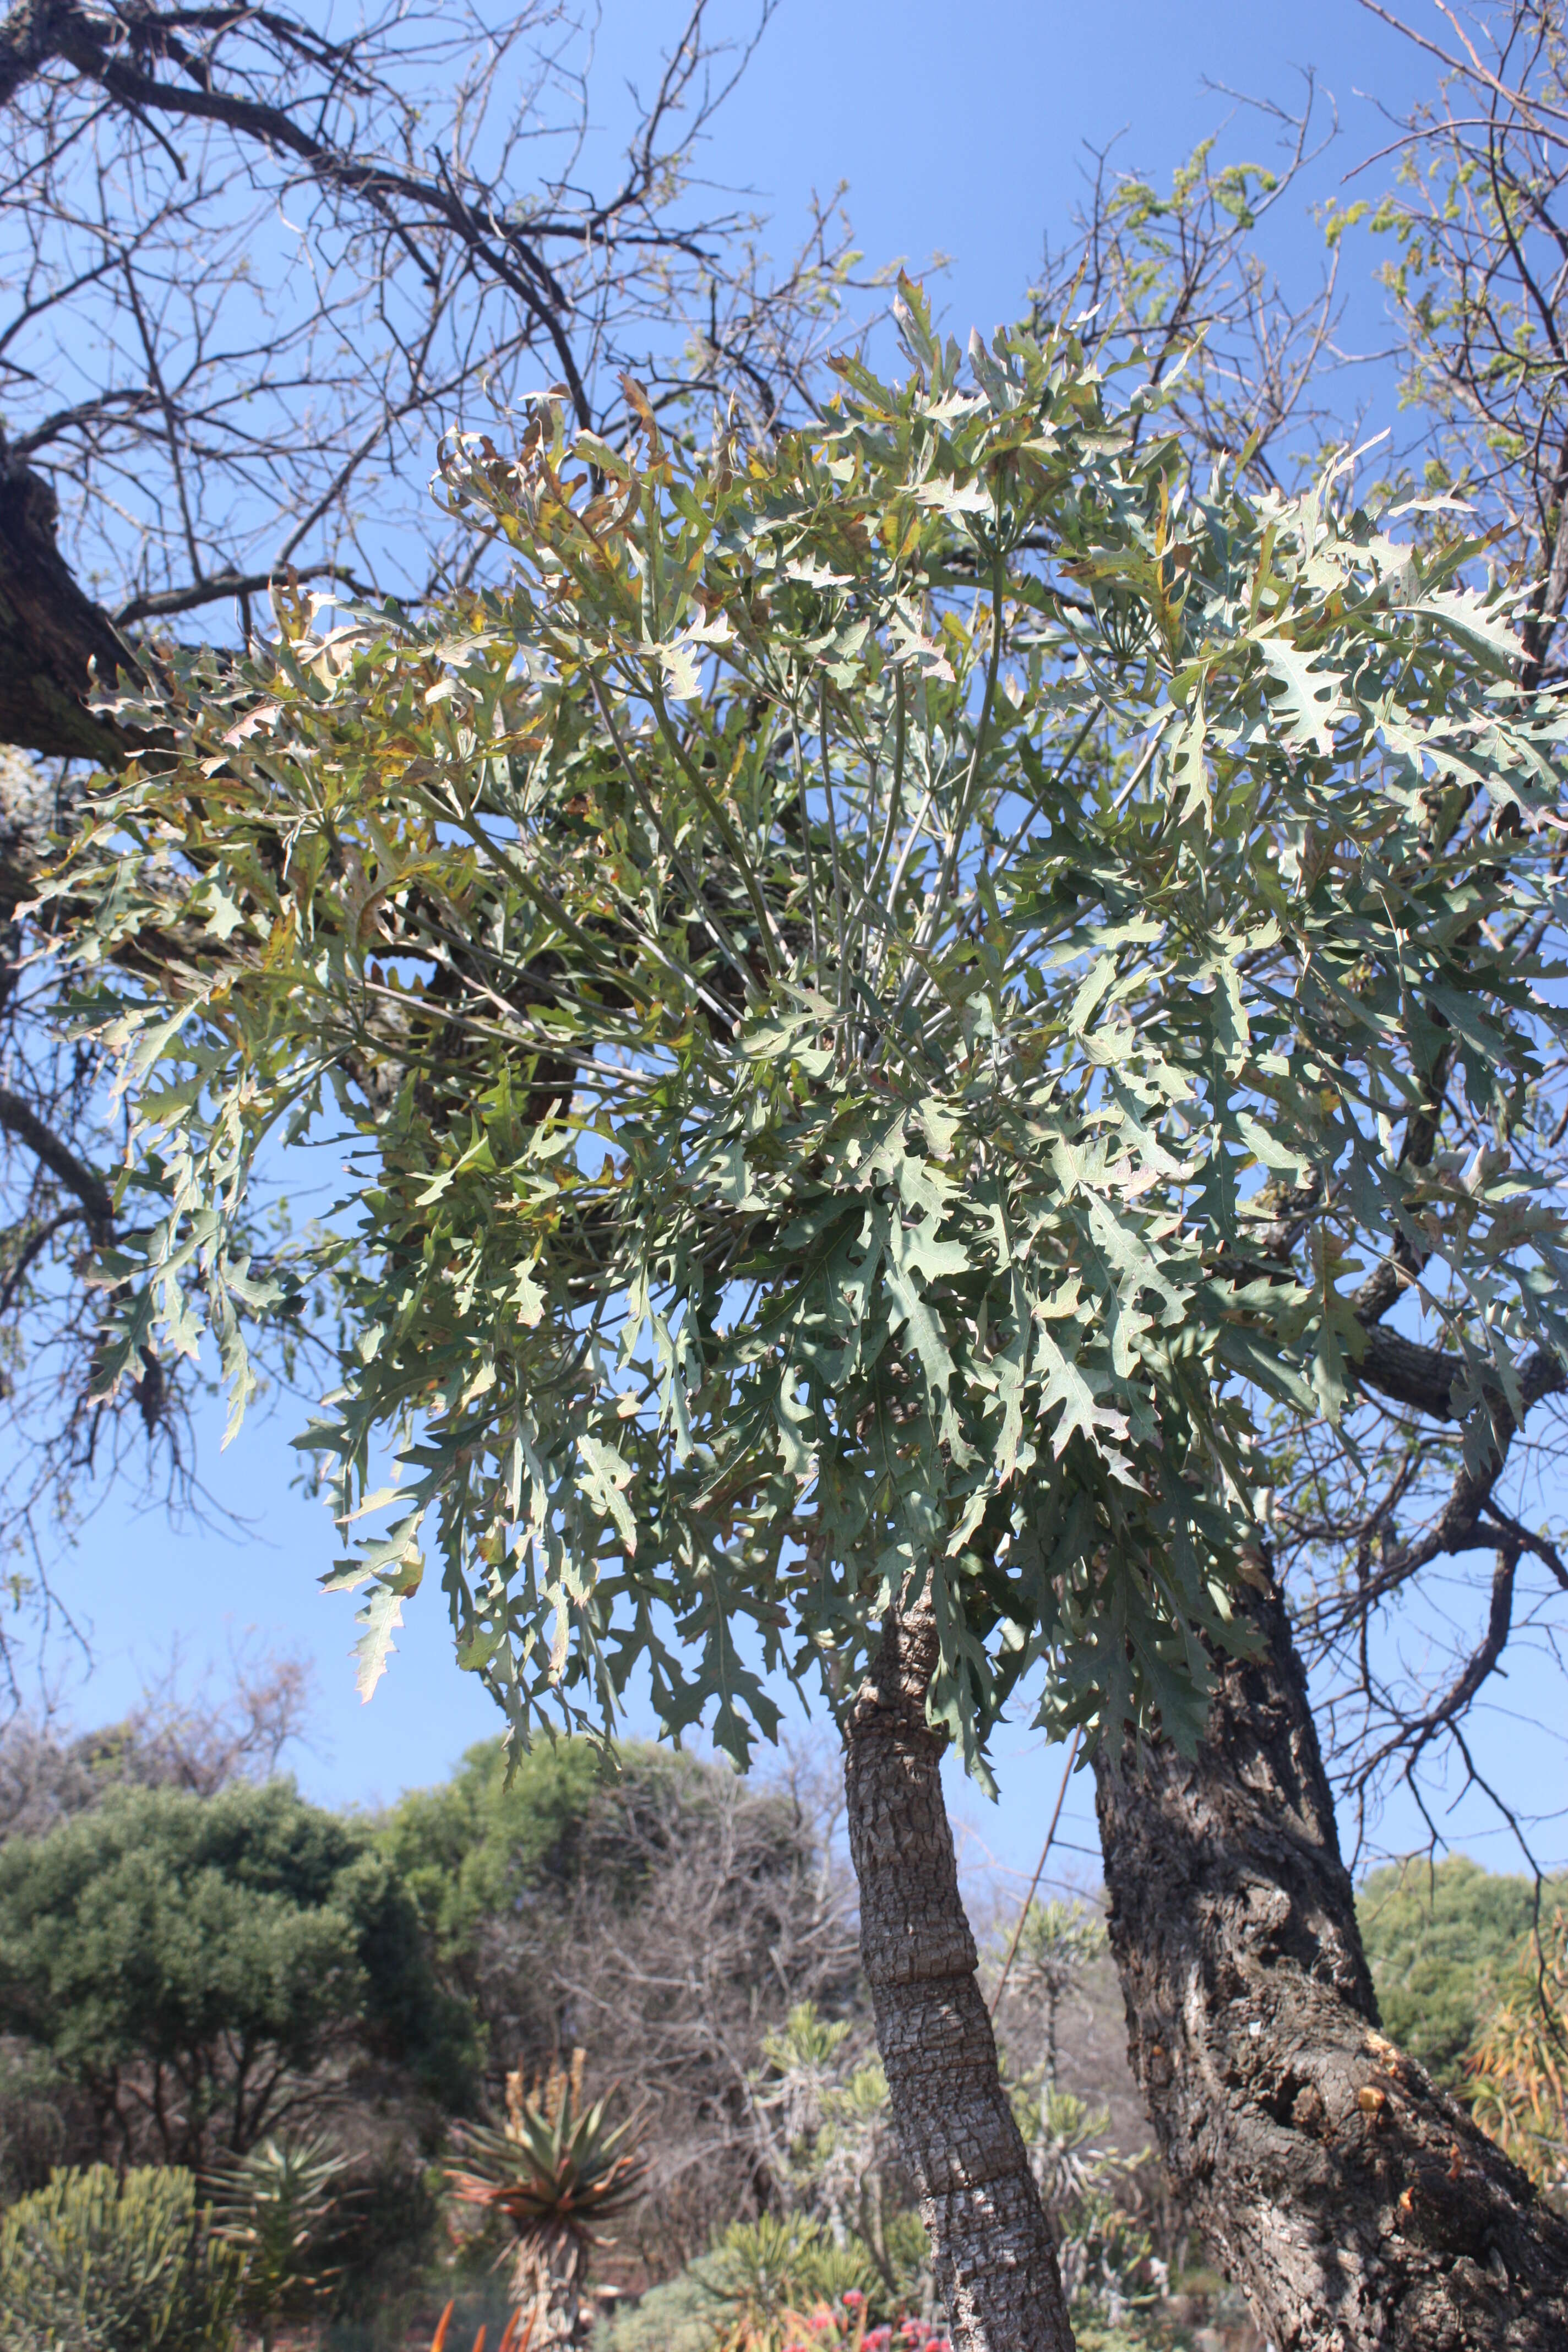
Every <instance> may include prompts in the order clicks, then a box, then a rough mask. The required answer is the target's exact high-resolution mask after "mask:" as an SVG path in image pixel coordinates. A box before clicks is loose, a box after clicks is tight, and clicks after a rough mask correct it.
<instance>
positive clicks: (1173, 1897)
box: [1095, 1591, 1568, 2352]
mask: <svg viewBox="0 0 1568 2352" xmlns="http://www.w3.org/2000/svg"><path fill="white" fill-rule="evenodd" d="M1249 1613H1250V1616H1251V1619H1252V1622H1253V1623H1254V1625H1255V1627H1256V1630H1257V1631H1258V1633H1259V1635H1260V1636H1261V1637H1262V1644H1261V1653H1260V1654H1259V1656H1258V1658H1256V1659H1254V1660H1232V1659H1227V1660H1223V1661H1219V1662H1217V1688H1216V1690H1215V1698H1214V1704H1213V1708H1212V1712H1211V1715H1210V1719H1209V1725H1208V1728H1207V1731H1206V1732H1205V1738H1204V1741H1203V1744H1202V1747H1201V1748H1200V1750H1199V1753H1198V1756H1197V1759H1196V1760H1195V1761H1194V1763H1190V1764H1189V1763H1184V1761H1183V1760H1182V1759H1181V1758H1180V1757H1178V1756H1177V1755H1175V1754H1174V1752H1173V1750H1172V1749H1170V1748H1166V1747H1163V1746H1156V1747H1154V1748H1152V1749H1148V1750H1146V1751H1145V1752H1144V1754H1143V1755H1142V1758H1140V1759H1136V1760H1135V1759H1133V1758H1132V1757H1131V1754H1129V1755H1128V1756H1126V1757H1125V1758H1123V1759H1121V1762H1120V1764H1119V1763H1117V1762H1115V1761H1113V1760H1112V1759H1111V1758H1110V1754H1109V1752H1108V1751H1102V1752H1101V1753H1100V1756H1099V1757H1098V1758H1097V1759H1096V1767H1095V1769H1096V1778H1097V1782H1098V1799H1099V1811H1100V1834H1101V1840H1102V1843H1103V1848H1104V1854H1105V1875H1106V1886H1107V1891H1108V1894H1109V1896H1110V1940H1111V1947H1112V1949H1113V1951H1114V1953H1115V1956H1116V1960H1117V1965H1118V1968H1119V1969H1120V1972H1121V1986H1122V1991H1123V1994H1124V1996H1125V1999H1126V2003H1127V2021H1128V2035H1129V2042H1130V2048H1131V2059H1132V2066H1133V2071H1134V2073H1135V2074H1136V2075H1137V2077H1138V2081H1139V2083H1140V2084H1141V2085H1142V2090H1143V2094H1144V2096H1145V2098H1146V2099H1147V2101H1148V2105H1149V2111H1150V2116H1151V2118H1152V2122H1153V2125H1154V2127H1155V2130H1156V2132H1157V2134H1158V2136H1159V2140H1160V2145H1161V2148H1162V2150H1163V2155H1164V2158H1165V2162H1166V2165H1167V2168H1169V2171H1170V2175H1171V2179H1172V2181H1173V2185H1174V2186H1175V2188H1176V2189H1177V2190H1178V2192H1179V2193H1180V2194H1181V2195H1182V2197H1183V2198H1184V2200H1185V2201H1186V2202H1187V2204H1188V2206H1189V2208H1190V2210H1192V2212H1193V2215H1194V2219H1195V2220H1196V2221H1197V2223H1198V2225H1199V2227H1200V2228H1201V2230H1202V2231H1203V2233H1204V2236H1205V2239H1206V2241H1207V2242H1208V2245H1209V2247H1210V2250H1211V2252H1213V2254H1214V2255H1215V2258H1216V2259H1217V2260H1218V2261H1219V2262H1220V2263H1222V2264H1223V2266H1224V2268H1225V2269H1226V2272H1227V2273H1228V2274H1229V2276H1230V2277H1231V2278H1232V2279H1233V2280H1234V2281H1235V2282H1236V2283H1237V2284H1239V2285H1241V2286H1242V2287H1243V2288H1244V2289H1245V2290H1246V2292H1247V2295H1248V2297H1249V2299H1250V2301H1251V2304H1252V2306H1253V2310H1254V2313H1255V2315H1256V2316H1257V2319H1258V2325H1259V2326H1260V2327H1262V2328H1263V2329H1264V2330H1265V2331H1266V2333H1267V2334H1268V2337H1269V2339H1270V2341H1271V2343H1272V2344H1273V2345H1274V2346H1275V2347H1276V2352H1372V2347H1378V2352H1503V2348H1504V2347H1508V2352H1564V2347H1568V2222H1565V2221H1562V2220H1560V2219H1559V2218H1558V2217H1557V2216H1556V2215H1555V2214H1554V2213H1552V2210H1550V2209H1549V2208H1548V2207H1546V2206H1545V2205H1543V2204H1542V2201H1541V2200H1540V2199H1539V2198H1538V2197H1537V2196H1536V2194H1535V2192H1534V2190H1533V2189H1532V2188H1531V2183H1530V2182H1529V2181H1528V2180H1527V2179H1526V2178H1525V2176H1524V2175H1523V2174H1522V2173H1521V2172H1520V2171H1518V2170H1517V2169H1516V2168H1515V2167H1514V2166H1513V2165H1511V2164H1510V2162H1509V2161H1508V2159H1507V2158H1505V2157H1504V2156H1503V2154H1502V2153H1501V2151H1500V2149H1499V2148H1498V2147H1495V2146H1494V2145H1493V2143H1492V2142H1491V2141H1490V2140H1489V2139H1488V2138H1487V2137H1486V2136H1485V2134H1484V2133H1482V2132H1481V2131H1479V2130H1478V2128H1477V2127H1476V2126H1475V2125H1474V2124H1473V2123H1472V2122H1471V2121H1470V2119H1469V2117H1468V2115H1467V2114H1466V2113H1465V2112H1464V2111H1463V2110H1462V2109H1461V2108H1459V2107H1458V2106H1456V2105H1454V2104H1453V2102H1452V2101H1451V2100H1448V2099H1447V2098H1444V2097H1443V2096H1442V2095H1440V2094H1439V2093H1438V2092H1437V2091H1436V2090H1435V2089H1434V2088H1433V2086H1432V2084H1430V2083H1429V2082H1428V2080H1427V2079H1426V2075H1425V2074H1423V2073H1422V2071H1421V2069H1420V2068H1419V2067H1418V2066H1416V2065H1415V2064H1414V2063H1412V2061H1411V2060H1409V2059H1408V2058H1406V2057H1405V2056H1404V2055H1403V2054H1402V2053H1400V2052H1399V2051H1398V2050H1396V2049H1395V2048H1394V2045H1393V2044H1392V2043H1391V2042H1387V2041H1385V2040H1384V2036H1383V2035H1382V2034H1381V2033H1380V2032H1378V2030H1377V2026H1378V2019H1377V2005H1376V2000H1375V1999H1374V1996H1373V1988H1372V1979H1371V1977H1370V1975H1369V1973H1368V1970H1367V1966H1366V1960H1365V1958H1364V1956H1363V1951H1362V1946H1361V1937H1360V1933H1359V1930H1358V1928H1357V1926H1356V1918H1355V1907H1354V1903H1353V1899H1352V1887H1351V1880H1350V1874H1349V1873H1348V1872H1347V1871H1346V1869H1345V1867H1344V1864H1343V1863H1342V1860H1341V1858H1340V1851H1339V1840H1338V1834H1337V1832H1336V1829H1335V1824H1334V1811H1333V1800H1332V1795H1331V1790H1330V1788H1329V1783H1328V1779H1327V1776H1326V1774H1325V1773H1324V1770H1323V1766H1322V1759H1321V1754H1320V1751H1319V1748H1318V1739H1317V1733H1316V1730H1315V1728H1314V1727H1313V1723H1312V1717H1311V1714H1310V1709H1309V1706H1308V1703H1307V1685H1306V1675H1305V1674H1304V1672H1303V1669H1302V1666H1301V1663H1300V1658H1299V1657H1298V1655H1297V1654H1296V1650H1295V1647H1294V1644H1293V1643H1292V1642H1291V1638H1290V1631H1289V1621H1288V1619H1287V1617H1286V1613H1285V1609H1284V1605H1283V1602H1282V1601H1281V1600H1280V1598H1279V1595H1278V1594H1277V1593H1275V1592H1273V1591H1269V1592H1268V1593H1266V1594H1258V1595H1256V1596H1253V1597H1252V1598H1251V1600H1250V1601H1249Z"/></svg>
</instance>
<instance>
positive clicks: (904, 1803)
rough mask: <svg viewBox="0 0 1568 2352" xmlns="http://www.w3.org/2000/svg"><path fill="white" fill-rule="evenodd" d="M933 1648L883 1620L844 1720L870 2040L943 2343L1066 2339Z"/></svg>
mask: <svg viewBox="0 0 1568 2352" xmlns="http://www.w3.org/2000/svg"><path fill="white" fill-rule="evenodd" d="M936 1654H937V1643H936V1630H935V1626H934V1623H933V1622H932V1619H931V1612H930V1610H929V1608H926V1607H923V1606H919V1607H916V1608H914V1609H912V1610H910V1611H908V1612H904V1613H903V1614H901V1615H900V1616H897V1617H893V1618H890V1619H889V1622H888V1627H887V1630H886V1633H885V1634H884V1636H883V1641H882V1647H881V1652H880V1654H879V1661H878V1664H877V1669H876V1672H875V1673H874V1674H873V1675H872V1676H871V1677H870V1679H869V1680H868V1682H867V1683H866V1685H864V1687H863V1688H862V1690H861V1691H860V1693H859V1695H858V1697H857V1699H856V1702H855V1705H854V1707H853V1709H852V1711H851V1714H850V1717H849V1724H848V1732H847V1767H846V1780H847V1790H848V1816H849V1849H850V1853H851V1854H852V1855H853V1857H854V1862H855V1873H856V1876H857V1878H858V1881H859V1885H860V1952H861V1958H862V1960H863V1962H864V1965H865V1969H866V1976H867V1979H868V1983H869V1985H870V1988H871V2000H872V2004H873V2007H874V2009H875V2011H876V2019H877V2042H878V2045H879V2049H880V2051H881V2053H882V2063H883V2065H884V2067H885V2068H886V2070H887V2075H888V2089H889V2096H890V2100H891V2105H892V2111H893V2119H894V2122H895V2123H896V2125H897V2126H898V2131H899V2137H900V2140H901V2141H902V2143H903V2150H904V2157H905V2160H906V2162H907V2163H908V2165H909V2168H910V2172H911V2173H912V2174H913V2176H914V2179H915V2182H916V2185H917V2187H918V2188H919V2190H920V2196H921V2214H922V2217H923V2219H924V2221H925V2224H926V2227H927V2229H928V2230H929V2231H930V2232H931V2245H932V2248H933V2250H934V2253H935V2263H936V2277H937V2284H938V2285H939V2287H940V2288H941V2290H942V2295H943V2297H944V2298H945V2301H946V2304H947V2310H948V2318H949V2323H950V2325H951V2327H952V2340H953V2344H954V2347H955V2352H1071V2347H1072V2331H1071V2328H1070V2327H1069V2326H1068V2316H1067V2309H1066V2305H1064V2303H1063V2301H1062V2289H1061V2278H1060V2275H1059V2273H1058V2269H1057V2258H1056V2252H1055V2249H1054V2247H1053V2246H1052V2243H1051V2235H1050V2230H1049V2227H1048V2225H1047V2221H1046V2217H1045V2214H1044V2212H1043V2211H1042V2210H1041V2206H1040V2200H1039V2196H1038V2194H1037V2190H1036V2188H1035V2182H1034V2177H1033V2175H1032V2174H1031V2172H1030V2170H1029V2159H1028V2156H1027V2153H1026V2149H1025V2147H1024V2141H1023V2135H1022V2134H1021V2133H1020V2131H1019V2129H1018V2126H1017V2124H1016V2121H1015V2119H1014V2116H1013V2110H1012V2108H1011V2106H1010V2105H1008V2101H1007V2094H1006V2092H1005V2090H1004V2088H1003V2085H1002V2078H1001V2074H1000V2073H999V2071H998V2069H997V2064H996V2043H995V2039H994V2035H993V2033H992V2031H991V2021H990V2018H989V2017H988V2016H987V2015H986V2012H985V2004H984V2001H983V2000H982V1999H981V1997H980V1987H979V1985H978V1984H977V1983H976V1981H975V1974H974V1969H975V1958H976V1955H975V1949H974V1938H973V1936H972V1935H971V1934H970V1930H969V1921H968V1919H967V1918H966V1917H965V1916H964V1910H963V1901H962V1899H961V1897H960V1895H959V1892H958V1870H957V1865H956V1864H955V1862H954V1859H953V1851H952V1830H951V1828H950V1826H949V1824H948V1818H947V1807H946V1804H945V1802H944V1801H943V1798H942V1747H943V1742H942V1738H940V1737H939V1735H937V1734H936V1733H934V1732H932V1731H931V1729H930V1727H928V1725H927V1722H926V1691H927V1689H928V1687H929V1685H930V1682H931V1671H932V1668H933V1667H934V1665H935V1663H936Z"/></svg>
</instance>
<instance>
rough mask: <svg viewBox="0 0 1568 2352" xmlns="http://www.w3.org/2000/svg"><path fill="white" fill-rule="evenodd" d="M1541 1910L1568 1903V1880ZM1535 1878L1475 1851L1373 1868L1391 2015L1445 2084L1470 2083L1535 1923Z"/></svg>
mask: <svg viewBox="0 0 1568 2352" xmlns="http://www.w3.org/2000/svg"><path fill="white" fill-rule="evenodd" d="M1539 1894H1540V1902H1541V1916H1542V1918H1543V1919H1550V1917H1551V1916H1552V1914H1553V1913H1554V1912H1556V1911H1558V1910H1560V1909H1563V1907H1564V1906H1568V1883H1565V1882H1564V1881H1563V1880H1562V1879H1549V1880H1548V1881H1547V1882H1546V1885H1545V1886H1544V1888H1543V1889H1542V1890H1539ZM1537 1896H1538V1890H1537V1888H1536V1886H1535V1885H1534V1884H1533V1882H1532V1881H1531V1880H1530V1879H1528V1878H1522V1877H1510V1876H1507V1875H1505V1874H1499V1873H1495V1872H1492V1871H1488V1870H1483V1869H1482V1868H1481V1866H1480V1864H1479V1863H1477V1862H1472V1861H1471V1859H1470V1857H1469V1855H1468V1854H1463V1853H1456V1854H1451V1855H1450V1856H1449V1857H1448V1859H1447V1861H1446V1862H1440V1863H1438V1864H1436V1866H1435V1867H1428V1865H1427V1864H1426V1863H1424V1862H1416V1863H1409V1864H1394V1865H1391V1866H1390V1867H1388V1868H1386V1869H1384V1870H1374V1871H1373V1872H1372V1873H1371V1874H1370V1875H1369V1876H1368V1877H1367V1878H1366V1879H1365V1880H1364V1882H1363V1885H1362V1888H1361V1891H1360V1894H1359V1895H1358V1897H1357V1901H1356V1910H1357V1914H1358V1916H1359V1917H1360V1919H1361V1924H1362V1936H1363V1940H1364V1942H1365V1945H1366V1956H1367V1958H1368V1959H1369V1960H1370V1961H1371V1963H1372V1971H1373V1979H1374V1980H1375V1982H1376V1985H1377V2000H1378V2007H1379V2008H1380V2009H1381V2011H1382V2012H1383V2021H1384V2025H1385V2026H1386V2027H1387V2029H1388V2031H1389V2032H1390V2034H1391V2035H1392V2036H1393V2038H1394V2041H1395V2042H1398V2043H1399V2045H1400V2047H1401V2049H1404V2050H1408V2051H1409V2053H1410V2054H1411V2056H1412V2057H1413V2058H1418V2059H1419V2060H1420V2062H1421V2063H1422V2065H1423V2066H1425V2067H1426V2069H1427V2071H1428V2073H1429V2074H1432V2075H1433V2076H1434V2078H1435V2079H1436V2081H1437V2082H1438V2083H1440V2084H1442V2085H1443V2087H1444V2089H1445V2090H1458V2089H1460V2088H1461V2087H1462V2085H1463V2079H1464V2061H1465V2059H1466V2058H1467V2057H1468V2054H1469V2053H1470V2052H1471V2050H1472V2049H1473V2048H1474V2046H1475V2044H1476V2042H1477V2039H1478V2037H1479V2034H1480V2032H1481V2029H1482V2028H1483V2026H1484V2025H1485V2024H1486V2021H1487V2020H1488V2018H1489V2015H1490V2014H1491V2011H1493V2010H1494V2009H1495V2008H1496V2006H1497V2003H1498V2001H1499V2000H1500V1998H1501V1996H1502V1990H1503V1985H1504V1981H1505V1979H1507V1978H1509V1977H1510V1974H1511V1972H1512V1969H1513V1968H1514V1964H1515V1962H1516V1960H1517V1958H1518V1956H1519V1951H1520V1948H1521V1945H1522V1944H1523V1942H1524V1940H1525V1938H1526V1937H1528V1936H1529V1935H1530V1933H1531V1929H1532V1928H1533V1927H1534V1926H1535V1925H1536V1918H1537V1909H1536V1906H1537Z"/></svg>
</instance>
